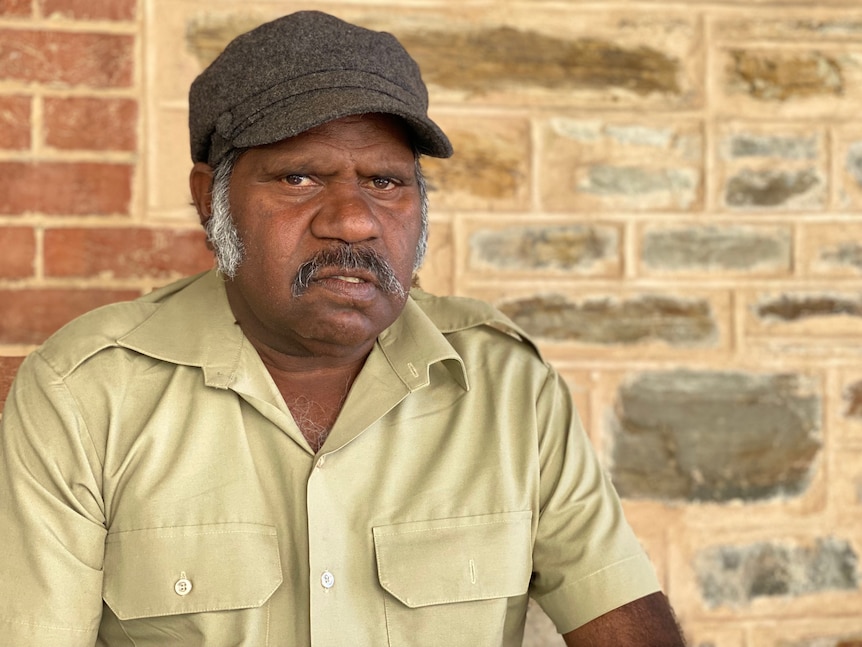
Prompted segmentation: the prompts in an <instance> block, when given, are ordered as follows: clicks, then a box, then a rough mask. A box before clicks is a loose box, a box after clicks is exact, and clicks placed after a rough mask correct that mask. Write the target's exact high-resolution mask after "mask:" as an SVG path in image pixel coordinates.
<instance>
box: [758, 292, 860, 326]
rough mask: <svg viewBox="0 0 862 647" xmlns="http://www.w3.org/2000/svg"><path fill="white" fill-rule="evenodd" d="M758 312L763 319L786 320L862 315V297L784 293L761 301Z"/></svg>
mask: <svg viewBox="0 0 862 647" xmlns="http://www.w3.org/2000/svg"><path fill="white" fill-rule="evenodd" d="M756 314H757V316H758V317H760V318H761V319H775V320H779V321H785V322H786V321H797V320H799V319H807V318H810V317H833V316H839V315H847V316H851V317H862V298H858V299H851V298H848V297H845V296H836V295H830V294H817V295H814V294H801V295H795V294H784V295H781V296H780V297H778V298H776V299H767V300H764V301H762V302H761V303H759V304H758V305H757V308H756Z"/></svg>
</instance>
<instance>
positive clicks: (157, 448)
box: [0, 12, 682, 647]
mask: <svg viewBox="0 0 862 647" xmlns="http://www.w3.org/2000/svg"><path fill="white" fill-rule="evenodd" d="M426 110H427V93H426V90H425V86H424V84H423V83H422V80H421V78H420V75H419V71H418V68H417V67H416V65H415V63H414V62H413V60H412V59H411V58H410V57H409V56H408V55H407V53H406V52H405V51H404V50H403V49H402V48H401V46H400V45H399V44H398V42H397V41H396V40H395V39H394V38H392V37H391V36H389V35H387V34H382V33H377V32H373V31H368V30H365V29H362V28H359V27H356V26H353V25H350V24H347V23H344V22H342V21H340V20H338V19H336V18H334V17H331V16H328V15H325V14H322V13H318V12H302V13H297V14H293V15H290V16H287V17H285V18H282V19H279V20H276V21H274V22H271V23H268V24H266V25H263V26H262V27H260V28H258V29H256V30H254V31H252V32H250V33H248V34H245V35H244V36H241V37H240V38H238V39H237V40H236V41H234V42H233V43H232V44H231V45H229V46H228V48H227V49H226V51H225V52H224V53H223V54H222V56H221V57H220V58H219V59H217V60H216V61H215V62H214V63H213V64H212V65H211V66H210V67H209V68H208V69H207V70H205V71H204V72H203V74H201V76H200V77H199V78H198V79H197V80H196V81H195V83H194V84H193V86H192V89H191V94H190V129H191V140H192V157H193V160H194V162H195V163H194V167H193V170H192V172H191V181H190V184H191V191H192V195H193V198H194V203H195V205H196V207H197V210H198V212H199V214H200V217H201V221H202V223H203V224H204V226H205V227H206V229H207V232H208V234H209V239H210V241H211V244H212V246H213V248H214V250H215V252H216V255H217V260H218V267H219V272H218V273H216V272H210V273H206V274H203V275H200V276H197V277H191V278H188V279H186V280H183V281H180V282H178V283H175V284H173V285H171V286H168V287H166V288H163V289H162V290H159V291H157V292H155V293H154V294H152V295H150V296H147V297H145V298H142V299H140V300H138V301H135V302H131V303H123V304H116V305H112V306H108V307H106V308H103V309H100V310H97V311H95V312H92V313H90V314H88V315H85V316H84V317H82V318H80V319H78V320H76V321H75V322H73V323H71V324H70V325H68V326H66V327H65V328H64V329H63V330H61V331H60V332H59V333H57V334H56V335H55V336H54V337H52V338H51V339H50V340H49V341H48V342H47V343H46V344H45V345H44V346H43V347H42V348H40V349H39V350H37V351H35V352H34V353H32V354H31V355H30V357H29V358H28V359H27V360H26V362H25V364H24V365H23V366H22V368H21V370H20V372H19V375H18V377H17V379H16V383H15V385H14V386H13V389H12V391H11V393H10V396H9V399H8V401H7V407H6V411H5V414H4V418H3V423H2V425H3V426H2V430H0V451H2V457H0V469H2V473H0V506H2V508H0V545H2V546H3V548H4V553H3V557H2V558H0V582H2V583H3V593H2V599H0V643H2V644H3V645H9V646H15V647H19V646H23V645H26V646H28V647H40V646H48V645H50V646H51V647H61V646H78V645H94V644H96V645H106V646H111V647H114V646H120V645H123V646H125V645H135V646H137V647H145V646H155V645H160V646H164V645H206V646H207V647H215V646H218V645H244V646H255V647H259V646H266V645H276V646H300V645H326V646H354V645H358V646H364V645H367V646H372V647H378V646H381V645H405V646H411V647H413V646H416V647H422V646H436V645H439V646H443V645H445V646H446V647H457V646H459V645H463V646H470V647H476V646H479V645H487V646H491V645H494V646H498V645H506V646H514V645H519V644H520V642H521V639H522V634H523V630H524V617H525V610H526V605H527V599H528V596H530V595H531V596H533V597H534V598H535V599H536V600H537V601H538V603H539V604H541V605H542V607H543V608H544V609H545V611H546V612H547V613H548V614H549V616H550V617H551V618H552V619H553V620H554V621H555V622H556V624H557V626H558V628H559V629H560V631H561V632H562V633H564V637H565V641H566V643H567V644H568V645H614V646H618V645H628V646H634V647H639V646H647V645H649V646H666V645H681V644H682V640H681V637H680V635H679V632H678V630H677V628H676V624H675V622H674V620H673V617H672V614H671V612H670V609H669V607H668V604H667V601H666V599H665V598H664V596H663V595H662V594H661V592H660V591H659V587H658V584H657V582H656V578H655V575H654V573H653V571H652V568H651V566H650V564H649V562H648V560H647V558H646V557H645V555H644V554H643V552H642V550H641V548H640V546H639V544H638V542H637V540H636V539H635V537H634V536H633V534H632V532H631V530H630V529H629V527H628V526H627V524H626V522H625V520H624V518H623V515H622V512H621V509H620V506H619V502H618V500H617V498H616V495H615V493H614V491H613V488H612V486H611V485H610V484H609V482H608V480H607V478H606V477H605V475H604V474H603V472H602V470H601V469H600V468H599V466H598V463H597V461H596V459H595V456H594V455H593V453H592V451H591V450H590V447H589V442H588V440H587V438H586V435H585V434H584V432H583V430H582V429H581V427H580V425H579V422H578V420H577V415H576V413H575V412H574V410H573V406H572V402H571V400H570V398H569V396H568V393H567V391H566V389H565V386H564V385H563V383H562V382H561V380H560V378H559V376H558V375H557V374H556V373H555V372H554V371H553V369H551V368H550V367H549V366H548V365H546V364H545V363H544V362H543V361H542V359H541V358H540V356H539V354H538V352H537V350H536V349H535V347H534V346H533V345H532V344H531V343H530V342H529V340H528V339H527V338H526V336H525V335H524V334H523V333H522V332H521V331H520V330H518V329H517V328H516V327H515V326H514V325H513V324H512V323H511V322H509V321H508V320H507V319H505V318H504V317H503V316H502V315H501V314H500V313H498V312H497V311H496V310H494V309H493V308H491V307H490V306H487V305H484V304H481V303H479V302H474V301H471V300H465V299H450V298H435V297H431V296H429V295H427V294H424V293H422V292H421V291H420V290H418V289H417V290H414V291H413V292H412V293H410V294H408V291H409V289H410V285H411V279H412V276H413V274H414V272H415V270H416V269H417V268H418V267H419V265H420V263H421V261H422V256H423V253H424V250H425V239H426V235H427V231H426V229H427V217H426V213H425V210H426V206H425V192H424V186H423V181H422V177H421V172H420V168H419V162H418V160H419V156H420V155H423V154H425V155H433V156H438V157H447V156H449V155H450V154H451V146H450V144H449V141H448V139H447V138H446V136H445V135H444V134H443V132H442V131H441V130H440V129H439V128H438V127H437V126H436V125H435V124H434V123H433V122H432V121H431V120H430V119H429V118H428V116H427V114H426Z"/></svg>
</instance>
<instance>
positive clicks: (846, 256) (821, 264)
mask: <svg viewBox="0 0 862 647" xmlns="http://www.w3.org/2000/svg"><path fill="white" fill-rule="evenodd" d="M799 240H800V250H799V266H800V269H801V271H802V272H803V273H804V274H806V275H808V276H814V277H834V278H858V277H860V276H862V223H858V222H852V221H847V220H836V221H833V222H827V223H816V224H815V223H805V224H803V225H802V226H801V235H800V237H799Z"/></svg>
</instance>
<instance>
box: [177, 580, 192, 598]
mask: <svg viewBox="0 0 862 647" xmlns="http://www.w3.org/2000/svg"><path fill="white" fill-rule="evenodd" d="M191 592H192V583H191V581H190V580H188V579H186V578H185V577H181V578H180V579H178V580H177V581H176V583H175V584H174V593H176V594H177V595H188V594H189V593H191Z"/></svg>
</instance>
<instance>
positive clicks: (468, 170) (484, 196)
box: [422, 117, 530, 210]
mask: <svg viewBox="0 0 862 647" xmlns="http://www.w3.org/2000/svg"><path fill="white" fill-rule="evenodd" d="M438 122H439V124H440V126H441V127H442V128H443V130H444V131H445V132H446V134H447V135H448V136H449V139H450V140H451V141H452V146H453V148H454V149H455V154H454V155H453V156H452V157H450V158H448V159H444V160H441V159H436V158H433V157H425V158H423V159H422V168H423V170H424V173H425V177H426V179H427V181H428V191H429V194H430V196H431V200H432V206H433V207H435V208H443V209H458V210H465V209H495V208H497V209H511V210H519V209H525V208H527V207H528V205H529V195H530V134H529V131H530V128H529V122H527V120H525V119H506V118H500V117H487V118H485V119H473V118H465V119H459V120H448V119H446V118H445V117H444V118H443V119H438Z"/></svg>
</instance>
